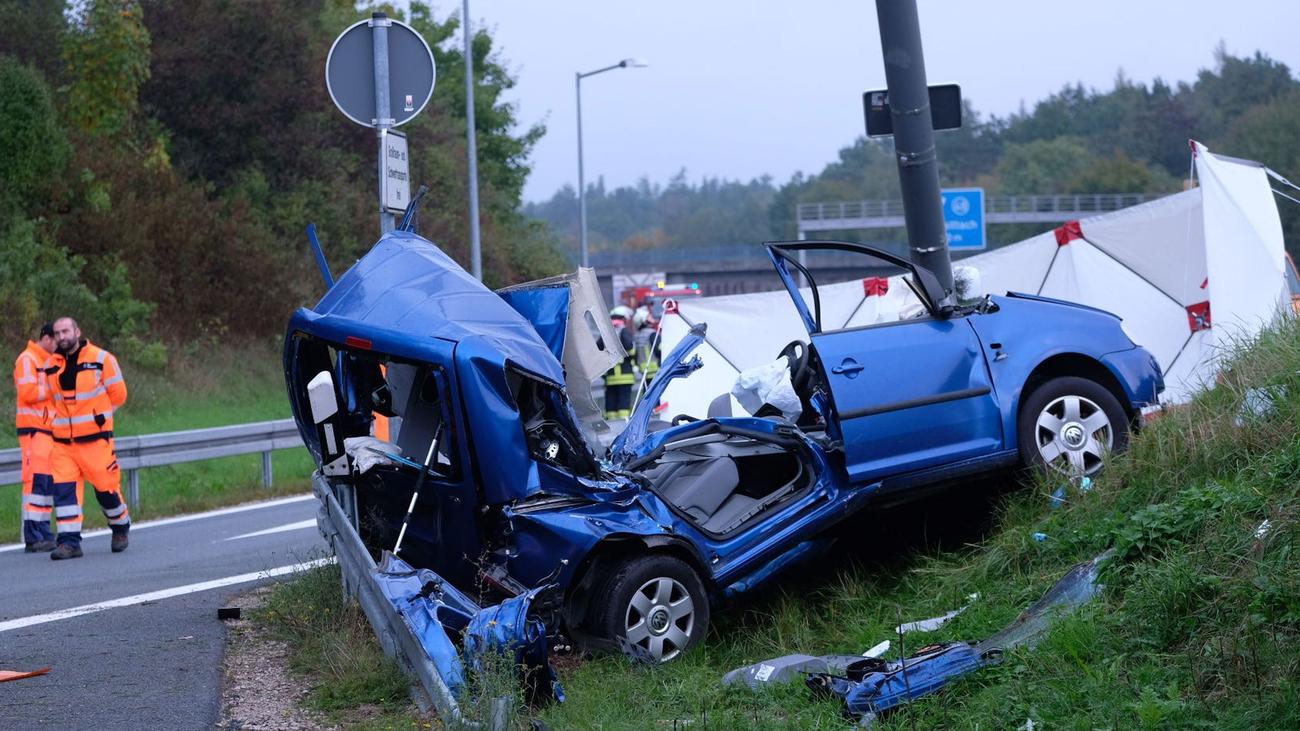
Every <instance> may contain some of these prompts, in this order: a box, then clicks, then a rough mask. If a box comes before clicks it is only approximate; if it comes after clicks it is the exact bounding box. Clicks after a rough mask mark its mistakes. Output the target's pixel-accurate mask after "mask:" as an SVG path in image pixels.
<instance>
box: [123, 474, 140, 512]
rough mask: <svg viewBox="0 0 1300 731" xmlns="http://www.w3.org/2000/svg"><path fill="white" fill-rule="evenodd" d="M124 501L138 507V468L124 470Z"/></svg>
mask: <svg viewBox="0 0 1300 731" xmlns="http://www.w3.org/2000/svg"><path fill="white" fill-rule="evenodd" d="M126 502H127V504H128V505H129V506H131V507H133V508H138V507H140V470H127V471H126Z"/></svg>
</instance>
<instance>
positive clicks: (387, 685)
mask: <svg viewBox="0 0 1300 731" xmlns="http://www.w3.org/2000/svg"><path fill="white" fill-rule="evenodd" d="M253 618H254V621H256V622H258V623H260V624H262V625H264V626H265V627H267V628H268V629H269V630H270V631H271V633H272V635H273V636H274V637H275V638H276V639H279V640H282V641H284V642H286V643H287V644H288V645H289V647H290V648H291V659H290V669H291V670H293V671H294V672H296V673H299V674H303V675H306V676H307V677H308V678H310V679H311V681H312V685H313V687H312V691H311V693H310V694H309V695H308V696H307V698H305V699H304V705H305V706H307V707H308V708H311V709H312V710H315V711H319V712H321V713H323V714H325V716H326V717H327V718H328V719H329V720H330V721H331V722H332V723H336V724H339V725H341V726H343V727H345V728H349V729H393V728H417V729H424V728H430V727H431V726H432V723H431V722H430V720H429V719H426V718H425V717H423V716H422V715H421V714H420V713H419V711H418V709H416V707H415V706H414V704H413V703H412V702H411V697H410V687H409V686H408V685H407V680H406V677H405V676H404V675H402V671H401V670H399V669H398V667H397V664H396V663H395V662H394V661H393V660H392V659H391V658H389V657H387V656H385V655H384V652H383V650H382V649H380V647H379V642H378V640H376V639H375V635H374V631H373V630H372V629H371V628H370V625H369V623H367V621H366V617H365V615H364V614H363V613H362V611H361V608H360V607H359V606H357V603H356V602H353V601H348V600H347V599H345V597H344V595H343V589H342V584H341V583H340V576H339V567H338V566H323V567H321V568H318V569H312V570H310V571H305V572H303V573H301V574H297V575H296V576H294V577H293V579H292V580H290V581H287V582H285V583H283V584H281V585H279V586H277V587H276V588H275V590H274V591H273V592H272V593H271V596H270V599H269V600H268V601H267V603H266V606H265V607H263V608H262V609H260V610H257V611H256V612H255V613H254V617H253Z"/></svg>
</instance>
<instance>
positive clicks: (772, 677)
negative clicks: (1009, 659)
mask: <svg viewBox="0 0 1300 731" xmlns="http://www.w3.org/2000/svg"><path fill="white" fill-rule="evenodd" d="M1113 555H1114V550H1113V549H1112V550H1108V551H1106V552H1105V553H1103V554H1101V555H1099V556H1097V557H1096V558H1094V559H1092V560H1091V561H1085V562H1083V563H1080V564H1078V565H1076V566H1074V567H1072V568H1071V569H1070V570H1069V571H1068V572H1067V573H1066V574H1065V576H1063V577H1061V579H1060V580H1059V581H1057V582H1056V584H1054V585H1053V586H1052V588H1051V589H1049V590H1048V591H1047V593H1046V594H1044V595H1043V596H1042V598H1041V599H1039V600H1038V601H1037V602H1034V603H1033V604H1032V605H1031V606H1030V607H1029V608H1028V609H1026V610H1025V611H1024V612H1023V613H1022V614H1021V615H1020V616H1019V617H1017V618H1016V620H1015V621H1013V622H1012V623H1011V624H1010V625H1008V626H1007V627H1006V628H1005V629H1003V630H1002V631H1001V632H998V633H997V634H995V635H993V636H992V637H990V638H988V639H987V640H985V641H983V642H980V643H978V644H976V643H969V642H951V643H945V644H936V645H928V646H926V647H923V648H921V649H920V650H918V651H917V652H916V653H915V654H913V655H911V656H910V657H907V658H902V659H899V660H884V659H880V658H879V657H878V655H880V654H883V653H884V652H886V651H887V650H888V649H889V642H888V641H886V642H882V643H880V644H879V645H876V646H875V647H872V648H871V649H870V650H868V651H867V652H866V653H864V656H862V657H859V656H853V655H824V656H821V657H817V656H812V655H786V656H784V657H778V658H773V659H771V660H764V661H762V662H759V663H755V664H753V665H748V666H745V667H742V668H737V669H735V670H732V671H731V672H729V673H727V674H726V675H725V676H723V678H722V682H723V684H725V685H746V686H748V687H750V688H755V689H757V688H762V687H764V686H767V685H773V684H777V683H784V682H789V681H791V680H794V679H796V678H798V677H799V676H801V675H802V676H803V677H804V678H805V682H806V684H807V685H808V687H809V688H811V689H812V690H813V692H814V693H815V694H820V695H828V696H833V697H835V698H838V699H840V700H841V701H842V702H843V703H844V709H845V711H846V712H847V713H849V714H851V715H854V716H858V717H862V718H864V719H873V718H875V717H876V716H878V715H880V714H882V713H885V712H886V711H889V710H890V709H892V708H895V707H897V706H898V705H900V704H902V703H906V702H908V701H910V700H913V699H916V698H920V697H922V696H925V695H929V694H931V693H934V692H936V691H938V690H940V689H942V688H943V687H944V686H945V685H947V684H948V683H950V682H951V681H952V680H954V679H956V678H959V677H961V676H963V675H966V674H968V673H971V672H973V671H975V670H978V669H979V668H981V667H983V666H985V665H991V664H995V663H997V662H999V661H1000V660H1001V659H1002V655H1003V653H1004V652H1005V651H1006V650H1009V649H1012V648H1014V647H1020V646H1027V647H1032V646H1033V645H1034V644H1035V643H1036V642H1037V641H1038V640H1039V639H1040V638H1041V637H1042V636H1043V634H1045V633H1046V632H1047V630H1048V629H1050V628H1051V626H1052V623H1053V622H1055V621H1056V620H1057V619H1059V618H1060V617H1061V616H1064V615H1065V614H1068V613H1069V612H1071V611H1073V610H1074V609H1076V608H1078V607H1079V606H1082V605H1083V604H1085V603H1087V602H1089V601H1091V600H1092V599H1093V598H1095V597H1096V596H1097V595H1098V594H1100V593H1101V589H1102V586H1101V584H1099V583H1098V581H1097V576H1098V572H1099V571H1100V569H1101V566H1102V565H1103V564H1105V563H1106V561H1108V560H1109V559H1110V558H1111V557H1112V556H1113ZM977 598H978V594H971V595H970V601H971V602H972V603H973V602H974V601H975V600H976V599H977ZM969 606H970V604H969V603H968V604H967V605H966V606H963V607H961V608H960V609H955V610H953V611H951V612H949V613H947V614H945V615H941V616H939V617H934V618H932V619H928V620H921V621H919V622H910V623H908V624H904V625H900V626H899V627H898V628H896V631H898V632H899V633H903V632H908V631H918V630H921V631H930V630H933V629H937V628H938V627H940V626H942V625H943V624H946V623H947V622H948V621H950V620H951V619H952V618H953V617H955V616H957V615H958V614H960V613H961V612H963V611H965V610H966V609H967V608H968V607H969Z"/></svg>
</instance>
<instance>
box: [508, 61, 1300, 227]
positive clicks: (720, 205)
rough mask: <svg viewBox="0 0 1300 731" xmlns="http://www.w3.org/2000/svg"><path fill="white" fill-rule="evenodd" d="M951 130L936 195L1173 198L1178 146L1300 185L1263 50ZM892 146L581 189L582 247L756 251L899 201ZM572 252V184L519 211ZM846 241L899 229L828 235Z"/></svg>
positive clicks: (1294, 212) (1298, 86)
mask: <svg viewBox="0 0 1300 731" xmlns="http://www.w3.org/2000/svg"><path fill="white" fill-rule="evenodd" d="M963 119H964V124H963V126H962V127H961V129H958V130H953V131H946V132H939V133H937V134H936V140H937V148H938V154H939V171H940V177H941V182H942V184H943V185H944V186H951V187H958V186H981V187H983V188H985V189H986V191H988V193H989V194H991V195H997V194H1008V195H1012V194H1038V193H1042V194H1052V193H1149V194H1163V193H1171V192H1176V191H1178V190H1181V189H1182V186H1183V180H1184V179H1185V178H1186V177H1187V176H1188V173H1189V162H1190V153H1189V149H1188V145H1187V140H1188V139H1197V140H1200V141H1201V142H1204V143H1205V144H1207V145H1209V147H1210V149H1212V150H1215V151H1216V152H1222V153H1225V154H1228V155H1232V156H1236V157H1245V158H1250V159H1254V160H1259V161H1261V162H1263V163H1265V164H1267V165H1268V166H1270V167H1272V168H1273V169H1275V170H1277V171H1279V172H1280V173H1282V174H1283V175H1285V176H1287V177H1289V178H1291V179H1293V180H1300V81H1298V80H1297V79H1296V78H1295V77H1294V76H1293V75H1292V72H1291V70H1290V69H1289V68H1287V66H1286V65H1285V64H1283V63H1280V62H1278V61H1275V60H1273V59H1271V58H1269V57H1268V56H1267V55H1265V54H1264V53H1262V52H1256V53H1255V54H1253V55H1250V56H1234V55H1231V54H1229V53H1227V52H1226V50H1224V48H1223V47H1222V45H1220V47H1219V48H1218V49H1216V50H1215V53H1214V64H1213V66H1212V67H1211V68H1205V69H1201V70H1200V71H1198V72H1197V74H1196V77H1195V79H1194V80H1193V81H1191V82H1179V83H1178V84H1176V85H1171V84H1169V83H1167V82H1165V81H1163V80H1161V79H1156V80H1154V81H1153V82H1151V83H1150V84H1147V83H1144V82H1137V81H1133V80H1132V79H1130V78H1128V77H1127V76H1125V75H1124V73H1123V72H1122V71H1121V72H1119V73H1118V74H1117V75H1116V78H1115V82H1114V85H1113V86H1112V88H1111V89H1109V90H1107V91H1098V90H1095V89H1088V88H1085V87H1084V86H1083V85H1082V84H1070V85H1066V86H1065V87H1063V88H1062V89H1061V90H1060V91H1058V92H1056V93H1055V94H1052V95H1050V96H1048V97H1047V98H1046V99H1043V100H1041V101H1039V102H1037V103H1036V104H1034V105H1033V108H1032V110H1025V109H1021V110H1020V111H1019V112H1017V113H1015V114H1012V115H1010V116H1008V117H1006V118H1001V117H997V116H990V115H982V114H980V113H979V112H978V110H976V109H975V108H974V106H973V105H972V104H971V103H970V102H969V101H967V102H965V107H964V112H963ZM898 197H899V189H898V172H897V168H896V165H895V162H894V158H893V143H892V141H890V140H887V139H886V140H871V139H867V138H865V137H859V138H858V139H857V140H855V141H854V142H853V143H852V144H850V145H848V146H846V147H844V148H843V149H841V150H840V152H839V157H838V159H836V160H833V161H831V162H829V163H828V164H827V165H826V166H825V167H824V168H823V169H822V170H821V171H820V172H818V173H814V174H810V175H805V174H802V173H796V174H795V175H793V176H792V177H791V178H790V179H789V180H788V181H786V182H785V183H780V184H778V183H776V182H774V181H773V179H772V178H771V177H769V176H764V177H760V178H755V179H753V180H750V181H748V182H745V181H732V180H725V179H720V178H712V177H706V178H704V179H703V180H701V181H700V182H698V183H692V182H691V181H690V180H688V177H687V173H686V171H685V170H682V171H681V172H679V173H678V174H677V175H676V176H674V177H673V178H672V179H671V180H669V181H668V183H667V184H666V185H659V184H655V183H652V182H650V181H649V180H648V179H642V180H641V181H639V182H638V183H637V184H636V185H632V186H622V187H617V188H608V187H606V185H605V183H604V181H603V180H597V181H596V182H595V183H593V184H591V185H589V187H588V190H587V221H588V232H589V240H590V244H591V247H592V250H593V251H600V250H603V249H611V248H622V249H644V248H651V247H660V246H664V247H674V246H676V247H689V246H699V245H710V244H727V243H756V242H760V241H763V240H770V239H790V238H794V237H795V236H796V235H797V226H796V221H795V218H794V216H795V211H796V208H797V206H798V204H799V203H810V202H818V201H858V200H866V199H890V198H898ZM1278 201H1279V203H1278V205H1279V209H1280V211H1281V213H1282V216H1283V225H1284V231H1285V234H1286V239H1287V245H1288V248H1289V249H1290V250H1291V251H1292V252H1293V253H1295V252H1296V251H1297V248H1300V206H1298V205H1296V204H1293V203H1291V202H1289V201H1285V200H1283V199H1280V198H1279V199H1278ZM525 210H526V211H527V212H528V213H529V215H532V216H535V217H537V218H539V219H541V220H544V221H546V222H547V223H548V224H550V225H551V226H552V227H553V228H554V229H555V230H556V231H557V232H558V233H559V235H561V236H562V237H564V238H565V239H566V240H567V241H568V244H569V246H571V247H576V244H574V243H573V242H576V240H577V229H578V202H577V193H576V191H575V190H574V189H573V187H572V186H565V187H563V188H561V189H560V190H558V191H557V192H556V193H555V194H554V195H553V196H551V198H550V199H548V200H546V201H543V202H540V203H530V204H528V205H527V207H526V209H525ZM1037 230H1040V229H1031V228H1030V227H1026V226H997V227H993V228H990V229H989V234H990V237H991V238H992V239H993V240H994V241H995V242H999V243H1008V242H1011V241H1015V240H1018V239H1020V238H1024V237H1026V236H1028V235H1032V233H1035V232H1036V231H1037ZM839 234H840V235H846V236H850V237H852V238H855V239H858V240H869V239H880V238H882V237H885V238H891V239H896V238H897V237H898V236H899V233H897V232H893V233H883V234H882V233H880V232H839Z"/></svg>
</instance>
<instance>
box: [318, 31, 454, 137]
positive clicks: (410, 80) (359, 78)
mask: <svg viewBox="0 0 1300 731" xmlns="http://www.w3.org/2000/svg"><path fill="white" fill-rule="evenodd" d="M376 22H384V23H388V24H389V25H388V26H387V28H388V88H389V93H388V116H389V118H390V119H391V120H392V121H391V122H390V123H389V126H392V127H396V126H398V125H401V124H403V123H405V122H409V121H410V120H411V118H412V117H414V116H415V115H417V114H419V113H420V112H421V111H423V110H424V107H425V105H427V104H428V103H429V98H430V97H431V96H433V81H434V76H435V71H434V67H433V52H432V51H430V50H429V44H427V43H425V42H424V39H423V38H421V37H420V34H419V33H416V32H415V29H414V28H412V27H411V26H409V25H407V24H406V23H403V22H401V21H400V20H393V19H391V18H384V19H382V20H381V19H371V20H362V21H360V22H357V23H354V24H352V25H351V26H349V27H348V28H347V30H344V31H343V32H342V33H340V34H339V37H338V38H336V39H335V40H334V45H333V46H332V47H331V48H330V53H329V57H328V58H327V59H326V60H325V86H326V87H327V88H328V89H329V92H330V98H331V99H333V100H334V105H335V106H337V107H338V108H339V111H341V112H343V114H344V115H345V116H346V117H347V118H348V119H350V120H352V121H353V122H356V123H357V124H360V125H363V126H366V127H375V126H377V124H376V123H377V122H378V121H379V120H378V116H379V115H377V114H376V113H375V56H374V53H375V52H374V31H373V29H372V28H371V25H372V24H373V23H376Z"/></svg>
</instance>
